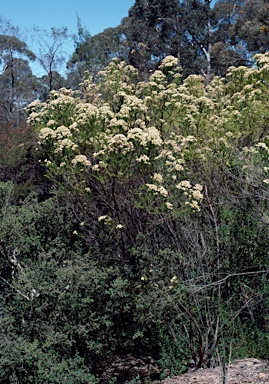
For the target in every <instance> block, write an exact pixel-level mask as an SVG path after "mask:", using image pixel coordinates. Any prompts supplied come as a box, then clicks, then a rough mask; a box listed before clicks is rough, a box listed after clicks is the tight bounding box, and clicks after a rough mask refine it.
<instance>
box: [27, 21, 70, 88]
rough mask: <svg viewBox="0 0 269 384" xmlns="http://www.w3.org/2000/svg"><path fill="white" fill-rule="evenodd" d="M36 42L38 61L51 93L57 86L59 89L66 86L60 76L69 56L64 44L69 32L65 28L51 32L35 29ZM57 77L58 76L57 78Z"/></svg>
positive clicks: (54, 29)
mask: <svg viewBox="0 0 269 384" xmlns="http://www.w3.org/2000/svg"><path fill="white" fill-rule="evenodd" d="M33 33H34V41H35V43H36V44H37V47H38V48H37V52H36V60H37V61H38V62H39V64H40V66H41V68H42V69H43V70H44V71H45V73H46V75H47V77H48V87H49V91H51V90H52V89H54V87H55V85H56V84H58V86H59V87H62V86H64V84H62V83H61V81H60V82H59V79H61V80H62V77H61V76H58V74H59V73H60V72H61V71H62V69H63V66H64V64H65V63H66V61H67V54H66V53H65V51H64V44H65V43H66V42H67V41H68V39H69V37H70V36H69V34H68V30H67V28H65V27H62V28H54V27H52V28H51V29H50V30H49V31H48V30H46V29H42V28H39V27H35V28H34V31H33ZM55 75H56V76H55Z"/></svg>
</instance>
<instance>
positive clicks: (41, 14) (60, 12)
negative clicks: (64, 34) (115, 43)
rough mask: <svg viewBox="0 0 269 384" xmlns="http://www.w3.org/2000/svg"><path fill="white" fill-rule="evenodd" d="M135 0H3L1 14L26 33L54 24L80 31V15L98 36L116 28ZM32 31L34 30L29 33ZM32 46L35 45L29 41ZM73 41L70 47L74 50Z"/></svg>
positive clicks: (71, 31)
mask: <svg viewBox="0 0 269 384" xmlns="http://www.w3.org/2000/svg"><path fill="white" fill-rule="evenodd" d="M134 2H135V0H43V1H38V0H6V1H4V0H2V1H1V5H0V16H1V17H3V18H5V19H8V20H10V21H11V23H12V24H13V25H16V26H18V27H20V29H21V30H22V35H23V34H24V33H25V31H26V30H28V31H30V30H31V27H33V26H34V25H37V26H38V27H41V28H45V29H47V30H49V29H50V28H51V27H55V28H61V27H67V28H68V30H69V32H70V33H72V34H74V33H76V32H77V16H79V17H80V19H81V21H82V25H83V26H84V25H85V27H86V28H87V29H88V31H89V32H90V34H91V35H92V36H93V35H96V34H97V33H99V32H102V31H103V30H104V29H106V28H109V27H116V26H117V25H119V24H120V22H121V19H122V18H123V17H126V16H128V10H129V9H130V7H131V6H132V5H133V4H134ZM28 33H30V32H28ZM29 46H30V48H31V44H30V43H29ZM73 48H74V45H73V42H72V41H70V43H69V45H67V46H66V49H67V50H68V51H70V53H72V51H73Z"/></svg>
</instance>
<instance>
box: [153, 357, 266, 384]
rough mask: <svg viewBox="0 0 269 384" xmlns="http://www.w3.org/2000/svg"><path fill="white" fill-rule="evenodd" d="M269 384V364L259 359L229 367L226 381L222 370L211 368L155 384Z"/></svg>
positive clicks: (248, 360) (245, 360) (237, 362)
mask: <svg viewBox="0 0 269 384" xmlns="http://www.w3.org/2000/svg"><path fill="white" fill-rule="evenodd" d="M157 383H160V384H224V383H225V384H226V383H227V384H265V383H267V384H269V363H268V362H263V361H260V360H258V359H244V360H239V361H236V362H233V363H231V364H229V366H227V370H226V381H224V380H223V374H222V372H221V369H220V368H219V367H218V368H214V369H213V368H212V369H211V368H210V369H204V370H203V369H200V370H197V371H194V372H188V373H185V374H184V375H181V376H176V377H173V378H171V379H166V380H164V381H159V382H155V384H157Z"/></svg>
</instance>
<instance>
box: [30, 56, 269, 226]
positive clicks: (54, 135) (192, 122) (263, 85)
mask: <svg viewBox="0 0 269 384" xmlns="http://www.w3.org/2000/svg"><path fill="white" fill-rule="evenodd" d="M255 58H256V61H257V66H256V67H254V68H246V67H239V68H234V67H231V68H230V70H229V71H228V73H227V76H226V77H225V78H222V79H221V78H219V77H215V78H214V79H213V81H212V82H211V84H210V85H208V86H205V85H204V83H203V78H202V77H201V76H198V75H191V76H189V77H188V78H187V79H186V80H184V82H181V75H180V68H179V67H178V66H177V59H176V58H174V57H172V56H168V57H166V58H165V59H164V60H163V62H162V63H161V65H160V67H159V69H157V70H156V71H155V72H153V73H152V75H151V76H150V78H149V80H148V81H144V82H139V81H138V73H137V70H136V69H135V68H133V67H132V66H130V65H126V64H125V63H124V62H121V61H119V60H118V59H114V60H113V61H112V62H111V63H110V64H109V66H108V67H107V68H106V69H105V70H104V71H102V72H100V73H99V81H98V83H97V84H94V83H93V82H92V80H91V79H90V77H88V78H86V79H85V80H84V82H83V83H82V84H81V91H80V92H74V91H71V90H67V89H61V90H60V91H57V92H56V91H53V92H51V94H50V97H49V99H48V100H47V102H45V103H38V102H36V101H35V102H34V103H32V104H31V105H29V107H28V109H29V111H30V114H29V120H28V121H29V123H30V124H32V125H34V127H35V128H36V129H37V130H38V132H39V140H40V150H42V151H44V154H45V153H46V157H47V158H46V159H44V165H45V166H46V167H47V170H48V174H49V175H50V177H51V178H53V179H57V180H58V181H59V180H61V181H63V180H65V181H67V180H68V184H69V185H70V184H72V185H73V187H72V188H75V189H76V191H77V192H78V193H79V194H80V195H83V194H84V193H86V194H87V196H89V194H91V196H92V198H96V197H97V196H99V197H100V194H101V190H103V188H106V189H107V190H109V189H110V190H111V188H112V186H113V188H114V190H116V189H117V195H118V198H120V200H121V197H119V195H122V194H123V195H124V196H125V197H124V199H125V204H131V205H134V206H136V207H137V208H139V209H142V210H144V211H146V212H148V213H154V214H156V213H162V214H165V215H170V216H171V215H172V216H173V215H176V216H177V215H178V214H179V213H180V212H183V211H184V210H185V209H187V208H190V209H192V210H194V211H199V210H200V208H201V202H202V200H203V191H202V189H203V187H202V184H203V182H201V181H202V180H203V179H204V177H205V175H203V176H202V173H199V171H198V172H196V171H195V172H194V169H197V168H195V167H197V166H198V167H200V170H201V171H202V168H203V169H207V167H208V166H209V167H210V164H211V163H212V161H215V162H216V163H218V162H223V163H224V164H226V165H228V164H230V162H231V161H232V162H234V161H235V157H236V156H237V158H241V161H242V156H243V157H244V158H245V156H246V148H247V147H248V148H255V147H253V146H252V145H255V141H257V140H258V139H259V141H261V136H263V133H264V131H265V127H266V125H267V124H268V117H269V116H268V111H267V101H268V87H267V83H268V61H269V56H268V54H266V55H256V57H255ZM257 124H258V126H259V127H260V128H259V129H257ZM259 148H261V145H260V144H259ZM249 151H250V152H253V149H249ZM254 151H255V150H254ZM256 151H257V150H256ZM220 154H221V156H220ZM244 161H245V160H244ZM246 161H247V160H246ZM206 164H208V165H206ZM230 165H231V164H230ZM193 167H194V168H193ZM204 172H206V171H204ZM266 179H267V178H266ZM115 185H117V188H116V189H115ZM120 191H121V192H120ZM123 191H124V192H123ZM104 199H105V197H104ZM126 199H127V200H126ZM127 202H128V203H127ZM121 204H122V201H121V203H120V204H118V205H119V206H120V205H121ZM107 213H109V214H112V216H113V220H114V221H115V223H114V224H115V225H118V224H121V221H122V220H120V218H119V216H118V217H117V219H116V216H117V215H116V214H115V211H114V213H113V212H108V211H107V207H106V209H105V210H104V212H103V211H102V209H101V210H100V212H99V213H98V215H99V216H102V215H103V214H107ZM119 220H120V222H119Z"/></svg>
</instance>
